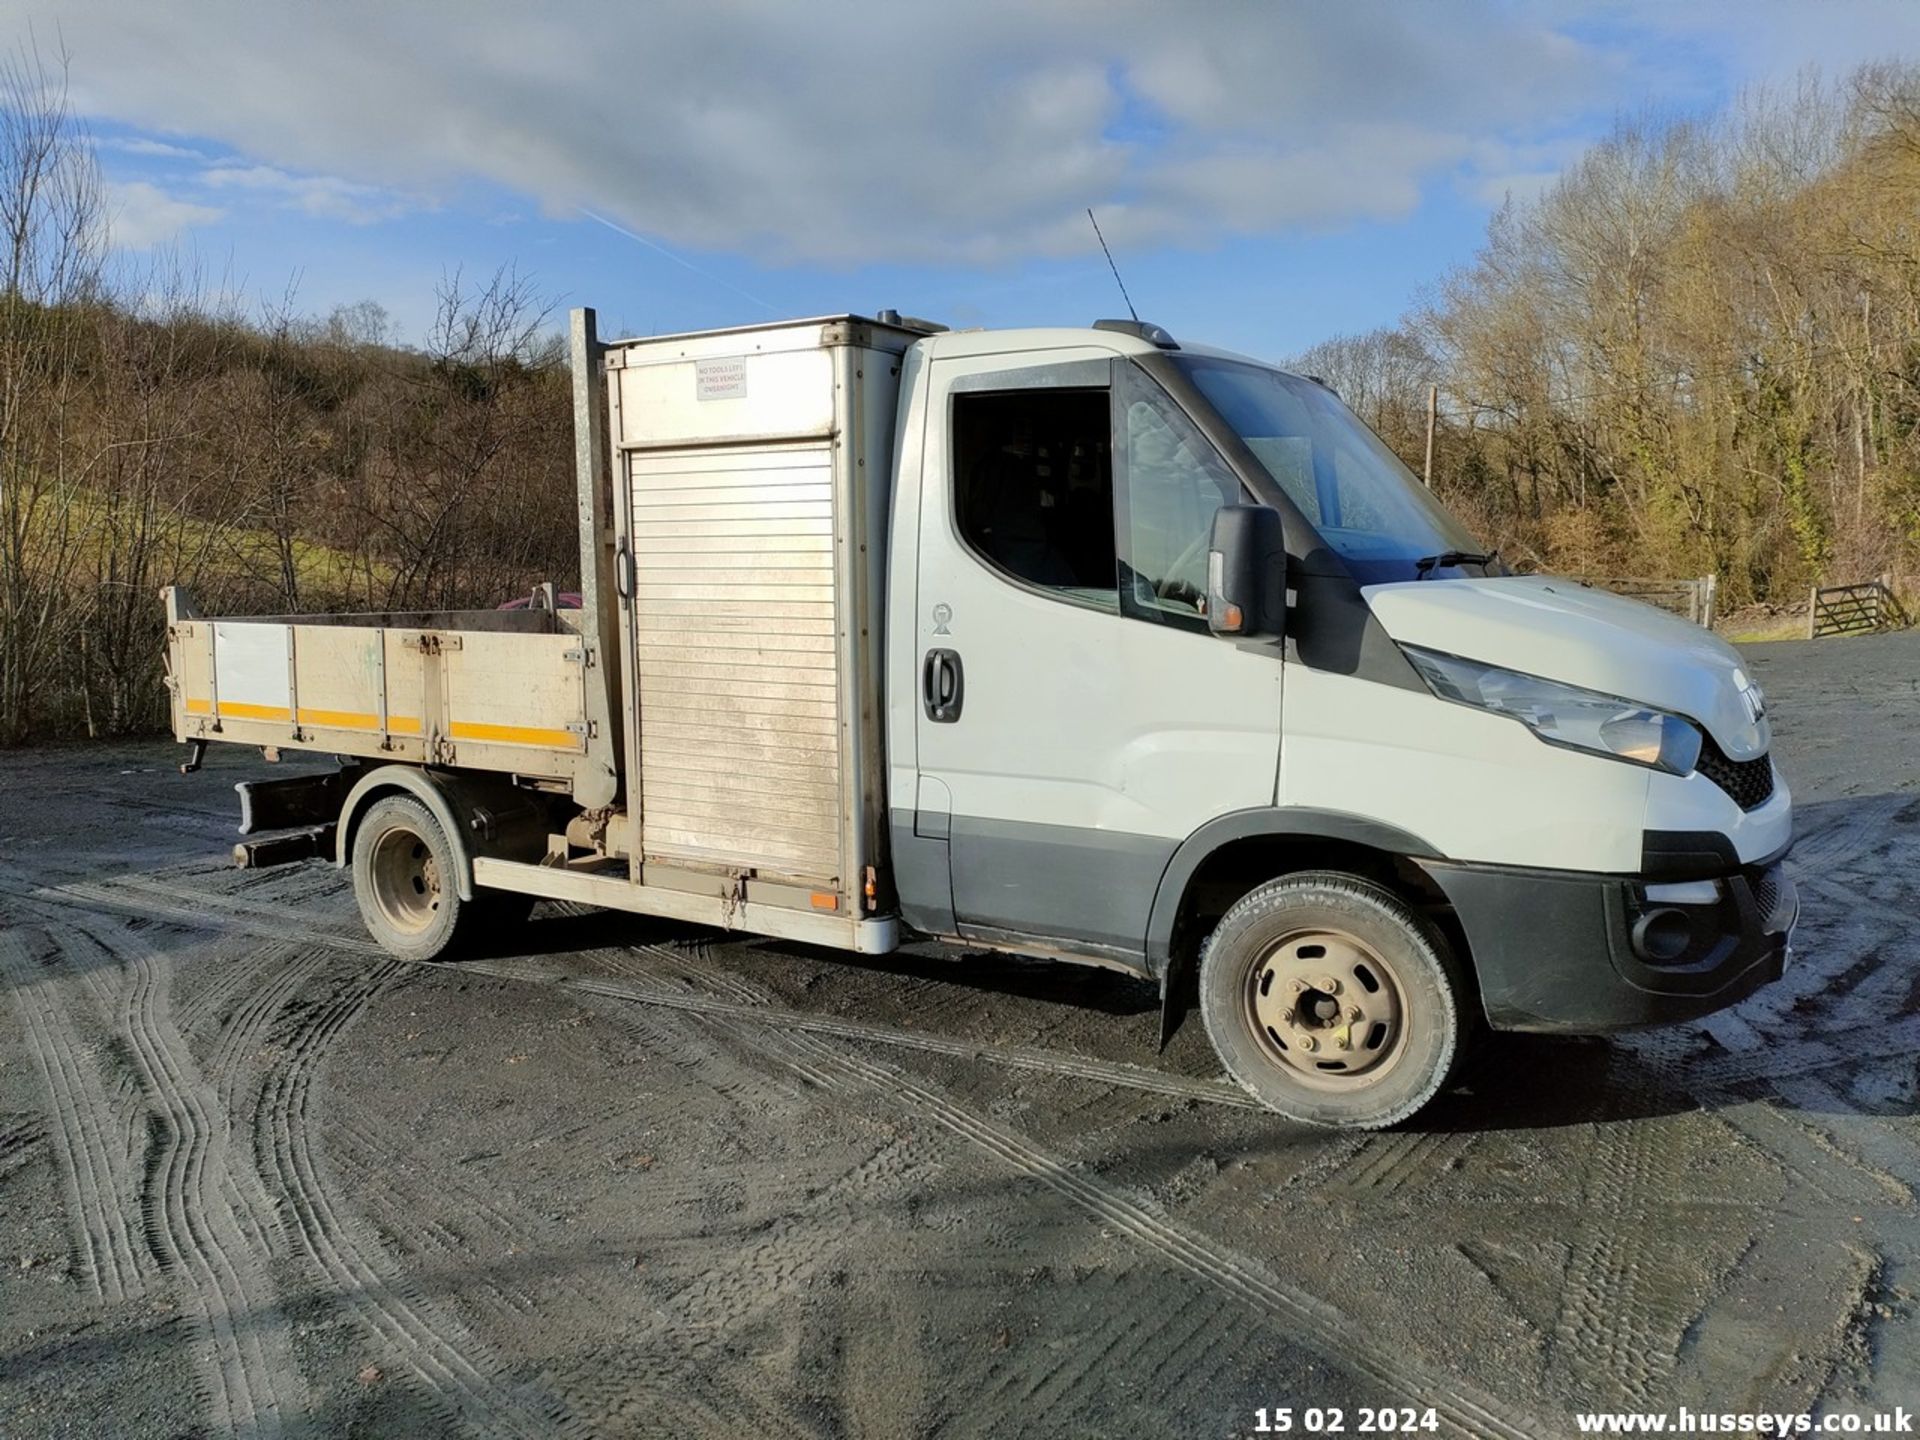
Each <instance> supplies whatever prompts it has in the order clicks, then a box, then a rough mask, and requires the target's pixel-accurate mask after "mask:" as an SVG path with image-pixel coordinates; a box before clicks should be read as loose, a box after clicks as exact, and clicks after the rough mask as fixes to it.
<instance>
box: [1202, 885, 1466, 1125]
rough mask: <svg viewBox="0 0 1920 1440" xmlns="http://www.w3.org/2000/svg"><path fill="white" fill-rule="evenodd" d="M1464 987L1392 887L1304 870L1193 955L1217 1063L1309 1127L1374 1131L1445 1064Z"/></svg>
mask: <svg viewBox="0 0 1920 1440" xmlns="http://www.w3.org/2000/svg"><path fill="white" fill-rule="evenodd" d="M1468 994H1469V989H1468V986H1467V985H1466V983H1465V981H1464V978H1463V975H1462V972H1461V968H1460V962H1459V961H1458V959H1457V958H1456V957H1455V956H1454V954H1453V952H1452V949H1451V948H1450V947H1449V946H1448V944H1447V942H1446V939H1445V937H1443V936H1442V935H1441V934H1440V933H1439V931H1438V930H1436V929H1435V928H1434V927H1433V926H1432V925H1430V924H1428V923H1427V922H1426V920H1424V919H1423V918H1422V917H1421V916H1420V915H1419V914H1418V913H1416V912H1415V911H1414V910H1413V909H1412V908H1411V907H1409V906H1408V905H1407V904H1406V903H1405V902H1404V901H1402V900H1401V899H1400V898H1399V897H1398V896H1397V895H1395V894H1394V893H1393V892H1392V891H1390V890H1387V889H1384V888H1383V887H1381V886H1379V885H1376V884H1374V883H1373V882H1371V881H1368V880H1362V879H1360V878H1358V877H1357V876H1352V875H1342V874H1338V873H1335V872H1332V871H1311V872H1308V873H1306V874H1301V875H1289V876H1286V877H1285V878H1283V879H1279V880H1272V881H1269V882H1268V883H1267V884H1265V885H1262V886H1260V887H1259V888H1258V889H1256V890H1254V891H1252V892H1251V893H1250V894H1248V895H1246V896H1244V897H1243V898H1242V899H1241V900H1240V901H1239V903H1238V904H1236V905H1235V906H1234V907H1233V908H1232V909H1231V910H1229V911H1228V912H1227V913H1226V914H1225V915H1224V916H1222V917H1221V920H1220V923H1219V924H1218V925H1217V926H1216V927H1214V931H1213V934H1212V935H1211V936H1209V937H1208V939H1207V943H1206V947H1205V949H1204V950H1203V951H1202V952H1201V956H1200V1015H1201V1019H1202V1021H1203V1022H1204V1023H1205V1025H1206V1029H1207V1037H1208V1038H1209V1039H1210V1040H1211V1041H1212V1042H1213V1048H1214V1051H1215V1053H1216V1054H1218V1055H1219V1057H1220V1063H1221V1064H1222V1065H1224V1066H1225V1067H1226V1070H1227V1073H1228V1074H1229V1075H1231V1076H1232V1077H1233V1078H1234V1079H1235V1080H1237V1081H1239V1082H1240V1084H1241V1085H1242V1086H1244V1087H1245V1088H1246V1090H1247V1091H1248V1092H1249V1093H1250V1094H1251V1095H1252V1096H1253V1097H1254V1098H1255V1099H1256V1100H1258V1101H1260V1102H1261V1104H1263V1105H1265V1106H1267V1107H1268V1108H1269V1109H1272V1110H1277V1111H1278V1112H1279V1113H1280V1114H1282V1115H1285V1116H1288V1117H1289V1118H1291V1119H1294V1120H1302V1121H1305V1122H1307V1123H1309V1124H1313V1125H1334V1126H1343V1127H1346V1128H1350V1129H1360V1130H1378V1129H1382V1128H1384V1127H1386V1126H1388V1125H1395V1124H1398V1123H1399V1122H1401V1121H1403V1120H1405V1119H1407V1118H1408V1117H1410V1116H1412V1115H1413V1114H1415V1113H1416V1112H1418V1111H1419V1110H1420V1108H1421V1107H1422V1106H1424V1105H1426V1104H1427V1102H1428V1101H1430V1100H1432V1099H1433V1097H1434V1096H1435V1095H1438V1094H1439V1093H1440V1091H1441V1089H1442V1088H1443V1087H1444V1086H1445V1085H1446V1083H1447V1080H1448V1078H1449V1077H1450V1076H1451V1075H1452V1073H1453V1069H1454V1065H1455V1063H1456V1061H1457V1060H1458V1058H1459V1055H1460V1052H1461V1049H1462V1042H1463V1038H1464V1036H1465V1033H1466V1030H1467V1023H1468V1022H1467V1013H1466V1012H1467V1009H1468V1007H1467V1004H1466V999H1467V996H1468Z"/></svg>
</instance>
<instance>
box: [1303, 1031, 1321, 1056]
mask: <svg viewBox="0 0 1920 1440" xmlns="http://www.w3.org/2000/svg"><path fill="white" fill-rule="evenodd" d="M1300 1048H1301V1049H1302V1050H1305V1051H1306V1052H1307V1053H1308V1054H1312V1053H1313V1052H1314V1051H1315V1050H1318V1049H1319V1048H1320V1042H1319V1041H1318V1040H1316V1039H1314V1038H1313V1037H1312V1036H1311V1035H1305V1036H1302V1037H1301V1040H1300Z"/></svg>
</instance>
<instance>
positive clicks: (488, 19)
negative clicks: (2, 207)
mask: <svg viewBox="0 0 1920 1440" xmlns="http://www.w3.org/2000/svg"><path fill="white" fill-rule="evenodd" d="M23 3H28V0H0V6H4V5H9V4H11V5H19V4H23ZM1682 8H1685V7H1682ZM63 10H64V13H63V17H62V22H61V23H62V36H63V38H64V40H65V42H66V44H67V46H68V47H69V48H70V49H71V51H72V53H73V56H74V66H73V76H74V81H75V89H76V98H77V100H78V101H79V102H80V104H81V105H82V106H83V107H85V108H86V109H87V110H88V111H89V112H90V113H94V114H98V115H103V116H111V117H113V118H114V119H116V120H118V121H122V122H125V123H129V124H134V125H140V126H146V127H152V128H155V129H160V130H164V131H166V132H168V133H172V134H192V135H202V136H206V137H208V138H209V139H211V140H214V141H217V142H219V143H222V144H224V145H227V146H231V147H232V148H233V149H234V150H236V151H238V152H240V153H243V154H245V155H247V156H250V157H255V158H257V159H258V160H259V161H261V162H263V163H261V164H259V165H253V164H247V165H237V166H223V167H221V168H220V169H218V170H216V171H215V172H214V173H215V174H217V175H222V176H224V177H226V178H223V179H219V180H216V181H214V182H213V183H216V184H221V185H225V186H227V187H228V188H230V189H242V188H244V189H249V190H252V191H254V192H257V193H261V194H272V195H277V196H278V197H279V198H280V200H281V202H282V203H286V204H291V205H294V206H296V207H298V208H301V209H302V210H304V211H305V212H306V213H309V214H314V215H319V216H327V217H330V218H336V219H346V220H352V221H355V222H357V223H365V222H366V221H368V220H370V219H377V218H382V217H384V216H386V215H390V214H394V213H398V212H399V211H400V210H403V209H404V208H405V207H406V206H407V205H409V204H415V203H421V202H420V201H419V200H418V199H417V198H409V197H420V196H432V195H446V194H449V193H452V192H453V191H454V190H456V189H457V188H459V187H463V186H468V185H471V184H473V183H474V182H480V183H482V184H488V183H491V184H494V185H498V186H500V187H503V188H504V189H506V190H507V191H509V192H512V193H513V194H515V195H519V196H525V197H530V198H531V199H533V200H534V201H535V202H537V203H538V204H539V205H541V206H542V207H543V208H544V209H545V210H546V211H547V212H548V213H550V214H554V215H564V216H569V217H571V216H576V215H578V213H579V211H580V210H581V209H582V208H590V209H592V210H594V211H596V212H599V213H602V214H606V215H608V216H610V217H612V218H614V219H616V220H617V221H619V222H620V223H621V224H623V225H625V226H628V227H630V228H632V229H634V230H636V231H639V232H642V233H645V234H648V235H652V236H657V237H659V238H660V239H661V240H663V241H665V242H668V243H670V244H673V245H676V246H684V247H689V248H693V249H703V250H727V251H734V252H741V253H746V254H749V255H751V256H753V257H754V258H756V259H759V260H762V261H772V262H776V263H777V262H780V261H783V260H793V261H827V262H835V263H859V262H865V261H872V260H892V261H926V260H938V261H972V262H994V261H1000V260H1008V259H1017V258H1025V257H1031V256H1036V255H1038V256H1046V255H1062V254H1083V253H1085V252H1086V251H1087V249H1088V248H1089V246H1090V245H1091V236H1090V234H1089V233H1088V231H1087V228H1086V225H1085V218H1084V215H1083V214H1082V211H1083V210H1084V209H1085V207H1087V206H1088V205H1093V206H1096V207H1098V208H1099V209H1100V211H1101V214H1102V221H1103V224H1106V225H1107V227H1108V234H1109V238H1110V239H1112V240H1113V241H1114V243H1115V244H1116V245H1122V246H1139V245H1142V244H1146V243H1166V242H1175V243H1204V242H1205V241H1207V240H1208V239H1209V238H1211V237H1214V236H1218V235H1220V234H1222V233H1223V232H1232V233H1265V232H1270V231H1273V230H1275V229H1279V228H1284V227H1290V226H1300V225H1313V226H1327V225H1339V224H1342V223H1346V222H1350V221H1355V220H1365V219H1378V218H1392V217H1395V216H1399V215H1404V214H1406V213H1407V212H1408V211H1409V210H1410V209H1411V208H1412V207H1413V206H1414V205H1416V204H1417V203H1418V199H1419V196H1420V194H1421V192H1422V190H1423V187H1426V186H1428V185H1430V184H1432V183H1434V182H1435V181H1436V180H1442V179H1446V178H1452V179H1453V180H1454V181H1455V182H1456V183H1460V184H1462V185H1464V186H1465V187H1466V189H1467V191H1468V193H1474V192H1475V190H1476V189H1478V190H1480V191H1482V192H1484V191H1486V190H1487V189H1488V187H1493V188H1497V189H1501V190H1504V189H1506V188H1518V187H1519V186H1521V185H1524V184H1530V183H1537V182H1538V180H1539V178H1540V177H1542V176H1547V175H1550V174H1551V173H1552V172H1553V170H1554V169H1555V168H1556V166H1557V164H1558V163H1560V157H1558V156H1554V157H1551V158H1547V159H1544V160H1538V161H1536V160H1522V161H1520V162H1518V163H1510V162H1503V161H1500V160H1498V159H1497V158H1489V156H1488V154H1487V152H1486V147H1487V146H1489V145H1508V144H1512V145H1520V146H1524V145H1526V144H1527V143H1530V142H1532V141H1534V140H1535V139H1536V138H1537V137H1539V136H1542V135H1558V134H1565V133H1568V131H1569V129H1570V128H1571V129H1577V130H1581V131H1583V132H1590V131H1591V130H1592V129H1593V128H1594V125H1593V121H1594V117H1596V116H1598V117H1601V119H1602V120H1604V118H1605V117H1606V116H1607V115H1608V114H1610V113H1611V112H1612V111H1613V110H1615V109H1633V108H1636V107H1638V106H1639V105H1641V104H1643V103H1645V102H1646V101H1647V100H1649V99H1652V98H1654V97H1656V96H1659V97H1661V98H1664V99H1669V100H1675V101H1678V102H1679V103H1683V104H1691V103H1698V102H1700V101H1702V100H1704V99H1710V98H1712V96H1713V93H1714V89H1715V87H1716V86H1717V85H1718V84H1719V83H1721V81H1722V80H1723V79H1725V78H1727V77H1725V76H1720V75H1708V74H1705V73H1704V71H1705V69H1706V68H1709V67H1703V66H1702V65H1700V64H1692V65H1688V64H1685V63H1681V62H1680V61H1677V60H1676V59H1675V58H1674V56H1673V55H1671V54H1663V53H1661V46H1660V45H1659V44H1657V43H1655V44H1650V43H1647V42H1646V39H1645V35H1646V32H1647V31H1649V30H1652V29H1654V28H1655V27H1656V25H1657V23H1659V22H1658V21H1657V18H1656V17H1657V14H1658V11H1657V9H1656V8H1655V7H1651V6H1647V5H1645V4H1644V0H1642V8H1640V9H1637V10H1636V9H1634V8H1633V6H1632V5H1631V4H1612V3H1609V4H1604V5H1598V6H1588V7H1586V8H1585V9H1581V8H1578V7H1575V6H1573V5H1570V4H1564V3H1563V4H1557V5H1553V6H1546V7H1537V8H1535V7H1524V6H1513V5H1509V4H1498V3H1488V4H1483V5H1475V6H1468V5H1466V4H1464V3H1460V4H1453V3H1449V4H1402V5H1384V4H1382V5H1373V4H1364V3H1363V4H1354V3H1351V0H1340V3H1307V0H1300V3H1289V4H1285V5H1277V4H1250V3H1240V0H1217V3H1212V4H1206V5H1199V4H1172V3H1150V0H1108V3H1101V4H1095V3H1091V0H1057V3H1051V4H1036V3H1033V0H974V3H969V4H950V3H944V4H931V3H930V4H902V3H866V4H853V3H834V4H793V3H791V0H733V3H727V4H719V5H699V6H693V5H605V4H591V5H590V4H587V3H584V0H553V3H550V4H547V5H544V6H527V5H524V4H518V3H508V0H489V3H481V0H476V3H473V4H469V5H465V6H463V7H461V8H460V10H459V21H458V23H449V15H450V14H451V12H450V11H448V10H447V8H446V7H444V6H441V5H423V6H405V5H393V4H391V3H387V0H337V3H331V4H327V5H305V6H283V5H251V6H234V5H231V4H228V3H226V0H174V3H171V4H168V5H165V6H127V5H125V4H124V3H108V0H67V3H66V4H65V5H64V7H63ZM1780 13H1781V11H1780V9H1779V8H1769V9H1767V10H1765V11H1764V12H1762V14H1763V15H1764V16H1765V17H1768V19H1772V18H1774V17H1778V16H1779V15H1780ZM1818 14H1819V16H1820V17H1821V18H1820V22H1819V28H1820V31H1821V43H1822V47H1823V49H1822V53H1823V54H1824V55H1826V56H1828V57H1829V58H1830V59H1831V60H1833V61H1834V62H1836V63H1837V61H1838V60H1839V59H1840V58H1843V57H1844V56H1845V55H1848V54H1851V55H1854V56H1856V57H1858V56H1862V55H1866V54H1876V53H1883V52H1885V51H1887V50H1888V49H1890V48H1893V47H1896V46H1898V45H1899V44H1901V43H1903V41H1904V43H1905V44H1907V45H1908V46H1909V47H1912V46H1913V45H1914V44H1915V43H1916V42H1920V6H1913V5H1908V6H1905V7H1892V6H1874V5H1870V4H1861V3H1857V0H1856V3H1850V4H1841V3H1835V4H1830V5H1822V6H1820V7H1818ZM1700 17H1701V18H1691V19H1688V20H1686V21H1668V22H1666V23H1667V24H1669V25H1672V26H1674V27H1684V28H1685V30H1686V43H1687V44H1688V45H1699V46H1704V47H1706V48H1711V45H1712V44H1713V43H1717V42H1715V41H1714V38H1713V37H1716V36H1717V37H1720V39H1721V40H1722V41H1724V45H1723V48H1724V51H1725V54H1726V55H1727V57H1729V58H1728V61H1727V68H1728V69H1730V70H1735V71H1737V70H1739V67H1740V66H1742V65H1744V66H1746V67H1747V70H1748V71H1751V70H1753V69H1754V68H1755V67H1760V68H1765V67H1766V66H1768V65H1775V64H1777V63H1780V61H1781V56H1782V55H1783V54H1784V47H1775V48H1774V49H1771V50H1769V49H1764V47H1756V45H1755V43H1754V42H1753V40H1752V38H1751V32H1753V31H1754V30H1756V29H1764V28H1765V23H1764V22H1762V21H1759V20H1756V19H1755V18H1754V15H1753V13H1752V12H1751V10H1750V9H1749V8H1746V7H1742V6H1737V5H1734V4H1732V3H1716V4H1714V5H1712V6H1710V7H1704V6H1703V7H1702V8H1701V12H1700ZM1794 25H1795V26H1796V27H1797V28H1798V29H1804V28H1805V26H1803V25H1802V24H1801V22H1800V21H1799V20H1795V21H1794ZM1636 36H1637V37H1639V38H1638V39H1636V38H1635V37H1636ZM1702 37H1705V38H1702ZM1849 47H1851V48H1849ZM1669 48H1671V47H1669ZM1776 51H1779V52H1780V53H1779V54H1776ZM1741 57H1744V58H1741ZM1745 73H1747V72H1746V71H1741V72H1740V73H1738V74H1734V75H1733V76H1732V78H1734V79H1739V78H1741V76H1742V75H1743V74H1745ZM1676 86H1679V87H1681V88H1680V90H1679V91H1678V92H1676V90H1675V87H1676ZM1688 87H1691V88H1690V89H1689V88H1688ZM242 177H246V178H242ZM326 177H348V178H345V179H332V178H326Z"/></svg>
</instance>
